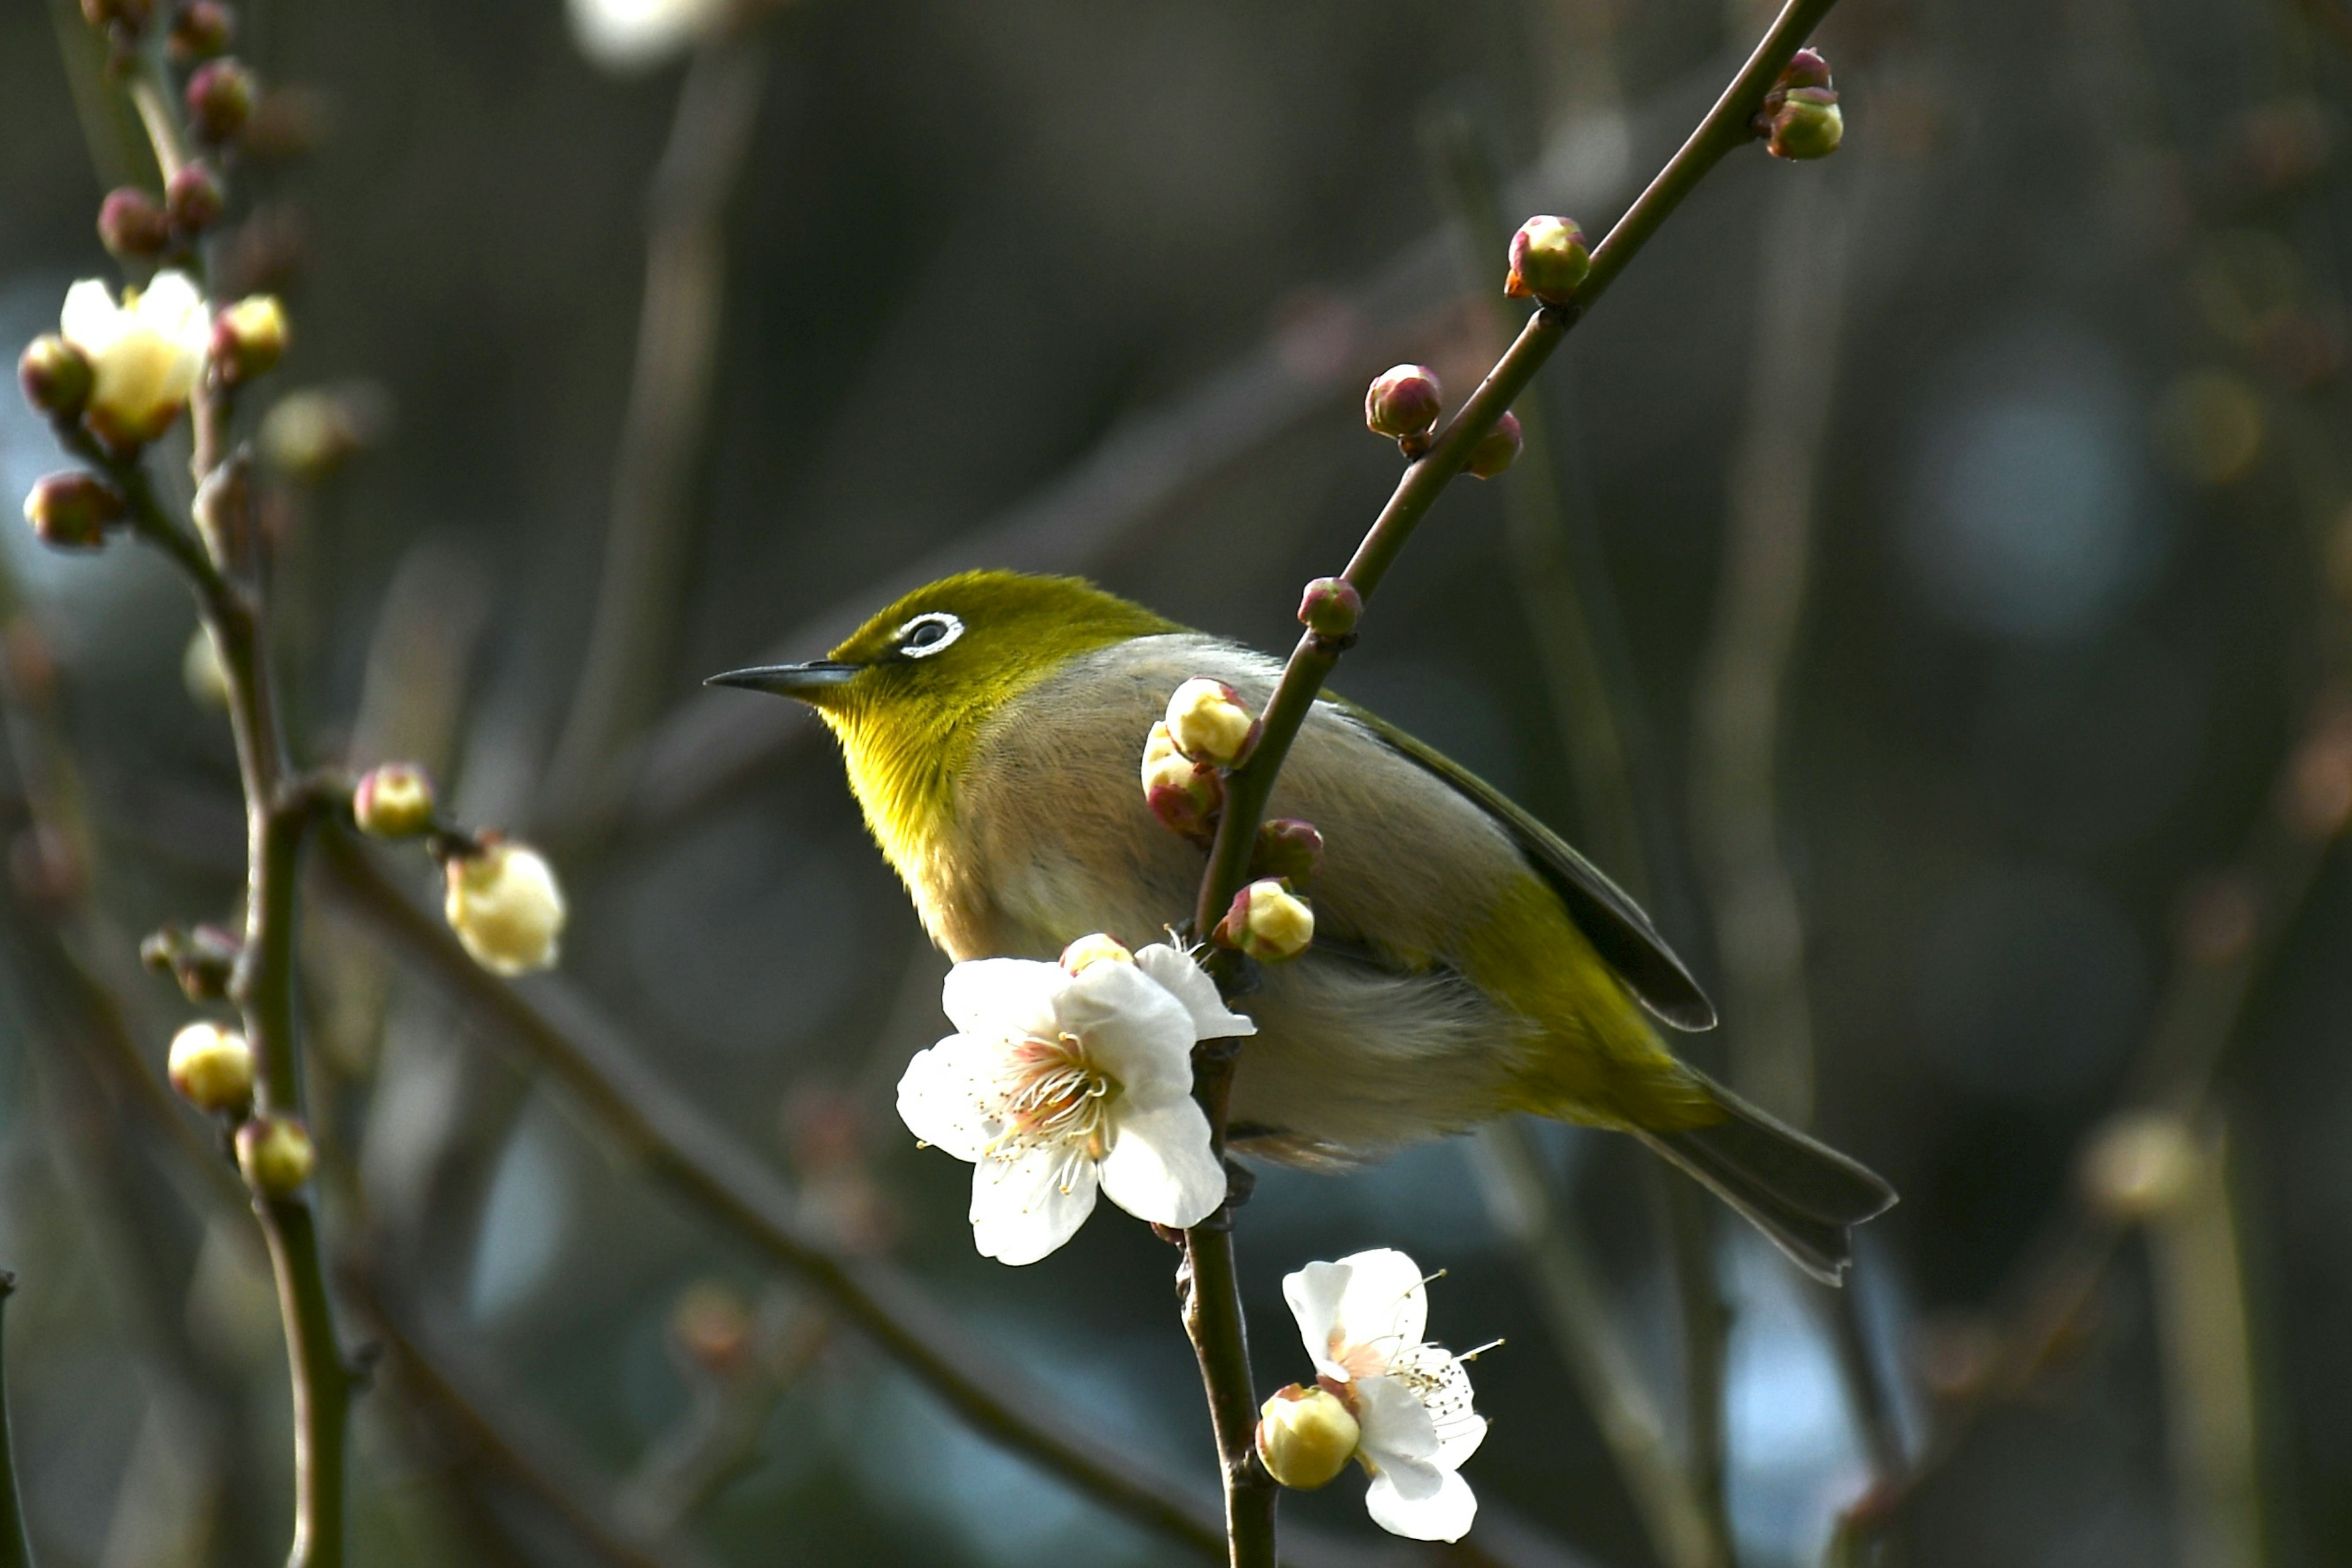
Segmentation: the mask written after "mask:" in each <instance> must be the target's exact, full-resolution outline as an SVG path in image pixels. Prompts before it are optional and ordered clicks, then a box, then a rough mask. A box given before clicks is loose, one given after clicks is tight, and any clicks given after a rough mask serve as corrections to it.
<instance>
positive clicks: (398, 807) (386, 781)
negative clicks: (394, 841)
mask: <svg viewBox="0 0 2352 1568" xmlns="http://www.w3.org/2000/svg"><path fill="white" fill-rule="evenodd" d="M352 821H353V822H354V823H356V824H357V825H358V826H359V830H360V831H361V832H362V833H365V834H368V835H370V836H371V837H376V838H414V837H416V835H418V834H420V833H423V832H424V831H425V830H426V829H427V828H429V827H431V826H433V781H432V780H431V779H430V778H428V777H426V776H425V770H424V769H423V768H420V767H418V766H417V765H416V764H415V763H384V764H383V766H382V767H380V768H370V769H369V770H368V772H367V773H366V775H365V776H364V777H362V779H361V780H360V782H359V787H358V788H356V789H354V790H352Z"/></svg>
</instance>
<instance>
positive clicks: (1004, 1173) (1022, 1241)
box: [971, 1145, 1096, 1264]
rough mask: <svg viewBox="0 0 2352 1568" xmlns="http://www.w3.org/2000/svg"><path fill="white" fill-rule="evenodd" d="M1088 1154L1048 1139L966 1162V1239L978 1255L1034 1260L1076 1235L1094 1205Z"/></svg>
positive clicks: (1006, 1260)
mask: <svg viewBox="0 0 2352 1568" xmlns="http://www.w3.org/2000/svg"><path fill="white" fill-rule="evenodd" d="M1095 1188H1096V1173H1095V1163H1094V1162H1093V1161H1092V1160H1087V1159H1084V1158H1076V1157H1073V1156H1072V1155H1070V1154H1069V1153H1067V1152H1065V1151H1063V1150H1061V1149H1058V1148H1055V1147H1054V1146H1052V1145H1045V1146H1043V1147H1037V1148H1031V1149H1024V1150H1023V1151H1021V1152H1019V1153H1018V1154H1016V1155H1014V1156H1013V1158H1012V1159H1009V1160H1004V1159H984V1160H982V1161H980V1162H979V1163H976V1164H974V1165H973V1166H972V1168H971V1239H972V1245H973V1246H975V1247H978V1248H979V1249H980V1255H981V1256H982V1257H983V1258H995V1259H997V1260H998V1261H999V1262H1003V1263H1012V1264H1022V1263H1034V1262H1036V1261H1037V1260H1038V1259H1039V1258H1044V1257H1045V1256H1046V1255H1047V1254H1048V1253H1051V1252H1054V1251H1055V1250H1057V1249H1058V1248H1059V1247H1061V1246H1062V1244H1063V1243H1064V1242H1066V1241H1067V1240H1069V1239H1070V1237H1074V1236H1076V1235H1077V1233H1078V1226H1082V1225H1084V1224H1085V1223H1086V1222H1087V1215H1090V1214H1092V1213H1093V1212H1094V1208H1095Z"/></svg>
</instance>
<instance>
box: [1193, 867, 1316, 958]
mask: <svg viewBox="0 0 2352 1568" xmlns="http://www.w3.org/2000/svg"><path fill="white" fill-rule="evenodd" d="M1216 940H1217V942H1219V943H1220V944H1221V945H1223V946H1225V947H1237V948H1240V949H1241V950H1242V951H1243V952H1245V953H1247V954H1249V956H1250V957H1252V958H1255V959H1256V960H1257V961H1258V962H1259V963H1282V962H1284V961H1285V960H1286V959H1293V958H1297V956H1298V955H1299V954H1300V953H1302V952H1306V951H1307V948H1308V946H1309V945H1311V944H1312V943H1313V942H1314V941H1315V907H1314V906H1313V905H1312V904H1310V903H1308V902H1307V900H1305V899H1302V898H1300V897H1299V896H1298V895H1297V893H1294V892H1292V891H1291V890H1290V889H1289V888H1288V887H1287V886H1286V885H1285V884H1284V883H1282V882H1279V881H1277V880H1276V879H1274V878H1271V877H1261V878H1260V879H1257V880H1256V881H1255V882H1252V883H1251V884H1250V885H1249V886H1248V887H1246V888H1244V889H1242V890H1241V891H1240V892H1238V893H1235V894H1234V902H1233V907H1232V908H1230V909H1228V910H1226V911H1225V918H1224V919H1223V920H1222V921H1218V922H1217V930H1216Z"/></svg>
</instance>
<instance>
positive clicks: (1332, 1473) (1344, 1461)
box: [1257, 1383, 1363, 1491]
mask: <svg viewBox="0 0 2352 1568" xmlns="http://www.w3.org/2000/svg"><path fill="white" fill-rule="evenodd" d="M1362 1437H1363V1430H1362V1428H1361V1427H1360V1426H1358V1425H1357V1424H1356V1417H1355V1415H1353V1414H1352V1413H1351V1412H1350V1411H1349V1409H1348V1407H1347V1405H1344V1404H1342V1403H1340V1401H1339V1397H1338V1396H1337V1395H1336V1394H1332V1393H1331V1392H1330V1391H1329V1390H1328V1389H1323V1388H1307V1387H1302V1386H1301V1385H1299V1384H1296V1383H1294V1384H1291V1385H1290V1386H1289V1387H1287V1388H1278V1389H1276V1390H1275V1392H1274V1397H1273V1398H1271V1399H1269V1400H1267V1401H1266V1402H1265V1405H1261V1406H1260V1407H1259V1409H1258V1416H1257V1457H1258V1458H1259V1460H1260V1461H1261V1462H1263V1463H1264V1464H1265V1473H1266V1474H1267V1475H1270V1476H1272V1477H1273V1478H1274V1479H1276V1480H1277V1481H1279V1482H1281V1483H1282V1484H1283V1485H1284V1486H1286V1487H1292V1488H1295V1489H1297V1490H1299V1491H1313V1490H1314V1489H1316V1488H1317V1487H1319V1486H1321V1485H1323V1484H1324V1483H1325V1482H1327V1481H1328V1480H1330V1479H1333V1478H1334V1477H1336V1476H1338V1475H1339V1472H1340V1471H1341V1470H1344V1469H1346V1468H1348V1461H1349V1459H1352V1458H1355V1457H1356V1445H1357V1444H1358V1442H1360V1440H1361V1439H1362Z"/></svg>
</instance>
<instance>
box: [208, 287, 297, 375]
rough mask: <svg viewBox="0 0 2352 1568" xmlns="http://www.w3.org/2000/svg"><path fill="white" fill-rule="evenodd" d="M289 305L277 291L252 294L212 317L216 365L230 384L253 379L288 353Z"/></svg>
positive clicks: (276, 363) (264, 373) (271, 367)
mask: <svg viewBox="0 0 2352 1568" xmlns="http://www.w3.org/2000/svg"><path fill="white" fill-rule="evenodd" d="M286 337H287V327H286V308H285V307H284V306H282V305H280V304H279V303H278V296H277V295H275V294H249V295H247V297H246V298H244V299H242V300H238V301H237V302H236V304H234V305H231V306H230V307H229V308H228V309H227V310H223V311H222V312H221V313H220V314H219V315H218V316H216V317H215V318H214V320H213V346H212V361H213V364H214V365H215V367H216V368H217V369H218V370H219V371H220V374H221V378H222V379H223V380H225V381H228V382H231V383H236V382H244V381H251V380H252V379H253V378H254V377H256V376H257V375H266V374H268V373H269V372H270V371H272V370H274V369H276V368H277V365H278V361H279V360H281V359H283V358H284V357H285V356H286Z"/></svg>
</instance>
